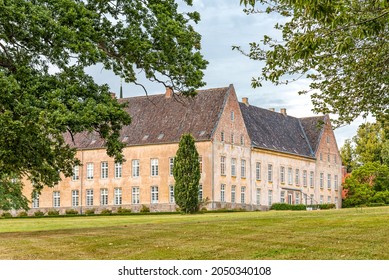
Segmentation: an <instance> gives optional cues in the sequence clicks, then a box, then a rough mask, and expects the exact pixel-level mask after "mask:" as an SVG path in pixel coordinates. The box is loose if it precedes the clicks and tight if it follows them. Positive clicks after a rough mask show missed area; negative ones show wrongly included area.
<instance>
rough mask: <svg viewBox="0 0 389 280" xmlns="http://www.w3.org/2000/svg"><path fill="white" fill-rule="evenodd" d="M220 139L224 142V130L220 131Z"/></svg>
mask: <svg viewBox="0 0 389 280" xmlns="http://www.w3.org/2000/svg"><path fill="white" fill-rule="evenodd" d="M220 141H222V142H224V132H223V131H222V132H220Z"/></svg>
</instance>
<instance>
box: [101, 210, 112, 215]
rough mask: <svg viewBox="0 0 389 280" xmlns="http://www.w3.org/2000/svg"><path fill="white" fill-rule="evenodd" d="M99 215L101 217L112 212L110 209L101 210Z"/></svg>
mask: <svg viewBox="0 0 389 280" xmlns="http://www.w3.org/2000/svg"><path fill="white" fill-rule="evenodd" d="M100 214H101V215H111V214H112V210H110V209H103V210H101V212H100Z"/></svg>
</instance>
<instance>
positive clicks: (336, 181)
mask: <svg viewBox="0 0 389 280" xmlns="http://www.w3.org/2000/svg"><path fill="white" fill-rule="evenodd" d="M334 187H335V190H336V191H337V190H338V189H339V186H338V175H335V176H334Z"/></svg>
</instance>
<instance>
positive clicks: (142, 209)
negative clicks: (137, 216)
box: [139, 204, 150, 213]
mask: <svg viewBox="0 0 389 280" xmlns="http://www.w3.org/2000/svg"><path fill="white" fill-rule="evenodd" d="M139 212H140V213H150V208H149V207H147V206H146V205H144V204H142V207H141V208H140V210H139Z"/></svg>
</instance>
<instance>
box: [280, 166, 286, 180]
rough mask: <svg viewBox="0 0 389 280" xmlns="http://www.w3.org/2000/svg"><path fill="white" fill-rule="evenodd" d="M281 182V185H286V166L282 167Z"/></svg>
mask: <svg viewBox="0 0 389 280" xmlns="http://www.w3.org/2000/svg"><path fill="white" fill-rule="evenodd" d="M280 180H281V184H285V167H284V166H281V167H280Z"/></svg>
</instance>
